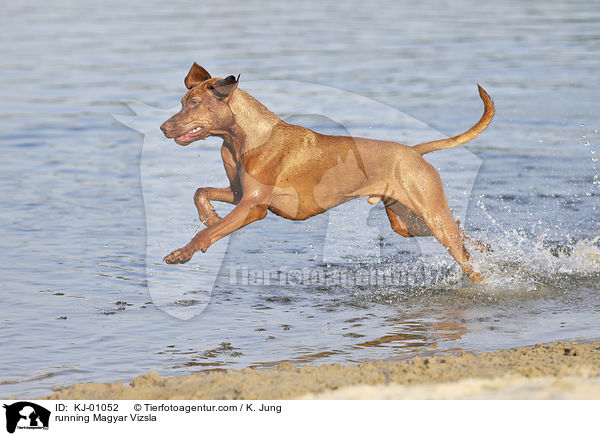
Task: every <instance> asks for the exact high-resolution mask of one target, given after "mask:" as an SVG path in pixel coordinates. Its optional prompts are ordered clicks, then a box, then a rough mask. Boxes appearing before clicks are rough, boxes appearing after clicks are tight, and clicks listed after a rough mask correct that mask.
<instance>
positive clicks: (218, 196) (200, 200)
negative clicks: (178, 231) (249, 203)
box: [194, 187, 241, 226]
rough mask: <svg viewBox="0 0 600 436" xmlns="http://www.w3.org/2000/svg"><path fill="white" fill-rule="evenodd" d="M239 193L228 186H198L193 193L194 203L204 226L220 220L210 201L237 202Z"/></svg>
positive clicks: (239, 196)
mask: <svg viewBox="0 0 600 436" xmlns="http://www.w3.org/2000/svg"><path fill="white" fill-rule="evenodd" d="M240 198H241V195H239V194H238V193H235V192H234V191H233V190H232V189H231V187H229V188H198V189H197V190H196V193H195V194H194V204H195V205H196V209H198V217H199V218H200V221H202V222H203V223H204V224H205V225H206V226H212V225H213V224H216V223H218V222H219V221H220V220H221V217H219V215H217V212H216V211H215V208H214V207H213V205H212V204H211V201H213V200H214V201H223V202H225V203H231V204H238V203H239V202H240Z"/></svg>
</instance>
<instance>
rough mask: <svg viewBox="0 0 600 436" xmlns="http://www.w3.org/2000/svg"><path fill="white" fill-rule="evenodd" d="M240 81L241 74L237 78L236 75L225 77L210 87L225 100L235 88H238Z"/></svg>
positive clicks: (218, 96) (217, 95)
mask: <svg viewBox="0 0 600 436" xmlns="http://www.w3.org/2000/svg"><path fill="white" fill-rule="evenodd" d="M239 81H240V76H239V74H238V76H237V79H236V78H235V76H227V77H225V78H224V79H221V80H219V81H218V82H217V83H215V84H214V85H210V86H209V88H210V89H211V90H212V92H213V94H215V96H216V97H217V98H218V99H219V100H225V99H227V98H229V96H230V95H231V94H233V91H235V88H237V86H238V82H239Z"/></svg>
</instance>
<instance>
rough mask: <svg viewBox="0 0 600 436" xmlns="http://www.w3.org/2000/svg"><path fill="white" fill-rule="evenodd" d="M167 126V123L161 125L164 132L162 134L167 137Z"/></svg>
mask: <svg viewBox="0 0 600 436" xmlns="http://www.w3.org/2000/svg"><path fill="white" fill-rule="evenodd" d="M165 124H167V123H166V122H164V123H162V124H161V125H160V130H162V132H163V133H164V134H165V135H166V134H167V127H166V126H165Z"/></svg>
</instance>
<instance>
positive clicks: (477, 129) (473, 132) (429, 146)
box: [413, 85, 495, 155]
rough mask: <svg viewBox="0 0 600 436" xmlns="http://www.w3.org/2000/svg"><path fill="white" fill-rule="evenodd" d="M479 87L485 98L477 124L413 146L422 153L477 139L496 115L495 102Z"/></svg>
mask: <svg viewBox="0 0 600 436" xmlns="http://www.w3.org/2000/svg"><path fill="white" fill-rule="evenodd" d="M477 88H479V96H480V97H481V99H482V100H483V115H482V116H481V119H480V120H479V121H477V124H475V125H474V126H473V127H471V128H470V129H469V130H467V131H466V132H464V133H461V134H460V135H456V136H453V137H452V138H446V139H438V140H437V141H431V142H424V143H422V144H417V145H414V146H413V147H414V148H415V149H416V150H417V151H418V152H419V153H420V154H421V155H423V154H425V153H430V152H432V151H436V150H443V149H445V148H453V147H458V146H459V145H461V144H464V143H465V142H468V141H470V140H472V139H475V138H476V137H477V135H479V134H480V133H481V132H483V131H484V130H485V129H486V127H487V126H488V125H489V124H490V122H491V121H492V118H493V117H494V113H495V110H494V102H493V101H492V99H491V98H490V96H489V95H488V93H487V92H485V90H484V89H483V88H482V87H481V86H479V85H477Z"/></svg>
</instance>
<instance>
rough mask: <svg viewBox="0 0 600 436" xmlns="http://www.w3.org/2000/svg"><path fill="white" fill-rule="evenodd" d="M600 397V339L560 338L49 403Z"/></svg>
mask: <svg viewBox="0 0 600 436" xmlns="http://www.w3.org/2000/svg"><path fill="white" fill-rule="evenodd" d="M453 398H455V399H461V398H463V399H470V398H472V399H481V398H497V399H500V398H504V399H511V398H514V399H517V398H519V399H527V398H540V399H541V398H581V399H584V398H590V399H591V398H595V399H600V341H594V342H591V343H583V344H580V343H577V342H571V343H567V342H555V343H551V344H536V345H533V346H529V347H519V348H513V349H506V350H500V351H493V352H487V353H478V354H475V353H466V352H462V353H460V355H439V356H431V357H417V358H414V359H411V360H400V361H390V360H387V361H372V362H364V363H361V364H358V365H340V364H332V365H322V366H318V367H315V366H303V367H296V366H295V365H293V364H292V363H290V362H283V363H281V364H279V366H277V367H276V368H274V369H266V370H256V369H252V368H245V369H241V370H225V371H222V372H208V373H200V374H193V375H187V376H170V377H160V376H159V375H158V373H156V372H149V373H148V374H145V375H140V376H137V377H135V378H134V379H133V380H132V381H131V382H130V383H129V384H123V383H121V382H116V383H80V384H76V385H73V386H70V387H61V388H56V391H55V392H54V393H53V394H51V395H49V396H46V397H43V398H41V399H47V400H59V399H60V400H66V399H78V400H83V399H86V400H92V399H94V400H99V399H113V400H116V399H124V400H125V399H146V400H151V399H155V400H159V399H161V400H177V399H187V400H192V399H197V400H288V399H453Z"/></svg>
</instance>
